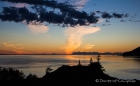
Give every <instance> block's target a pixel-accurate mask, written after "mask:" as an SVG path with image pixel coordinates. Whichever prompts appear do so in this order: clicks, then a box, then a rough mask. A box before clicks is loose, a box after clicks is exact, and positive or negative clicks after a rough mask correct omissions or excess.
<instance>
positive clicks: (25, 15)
mask: <svg viewBox="0 0 140 86" xmlns="http://www.w3.org/2000/svg"><path fill="white" fill-rule="evenodd" d="M0 1H7V2H12V3H27V4H32V5H33V6H32V10H34V12H31V11H29V10H28V9H27V8H26V7H21V8H17V7H3V9H2V10H3V11H2V12H1V13H0V19H1V20H2V21H14V22H23V21H24V22H25V23H26V24H40V23H43V22H48V23H49V24H50V23H53V24H58V25H63V26H64V27H65V26H72V27H74V26H76V25H85V26H87V25H90V24H96V23H97V22H98V21H99V18H100V16H96V14H101V17H102V18H107V19H110V18H123V17H128V16H129V15H128V14H118V13H107V12H101V11H96V13H94V12H92V13H90V14H89V13H87V12H85V11H82V12H81V11H78V10H76V9H74V8H75V6H73V5H70V4H68V3H59V2H57V1H55V0H0ZM47 7H51V8H53V9H55V8H57V9H59V10H60V12H58V13H56V12H55V11H47Z"/></svg>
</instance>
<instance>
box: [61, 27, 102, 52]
mask: <svg viewBox="0 0 140 86" xmlns="http://www.w3.org/2000/svg"><path fill="white" fill-rule="evenodd" d="M99 30H100V28H99V27H86V26H79V27H76V28H72V27H69V28H67V29H66V30H65V34H66V36H67V42H66V45H65V46H64V47H63V49H64V51H65V52H66V54H71V53H72V52H73V51H74V50H75V49H77V48H78V47H79V46H80V45H81V43H82V37H83V36H84V35H87V34H92V33H95V32H97V31H99ZM89 47H91V46H88V48H89Z"/></svg>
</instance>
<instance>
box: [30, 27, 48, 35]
mask: <svg viewBox="0 0 140 86" xmlns="http://www.w3.org/2000/svg"><path fill="white" fill-rule="evenodd" d="M28 28H29V29H30V30H31V32H32V33H34V34H39V33H46V32H48V30H49V28H48V27H47V26H45V25H28Z"/></svg>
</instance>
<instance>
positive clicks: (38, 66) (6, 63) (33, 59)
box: [0, 55, 140, 80]
mask: <svg viewBox="0 0 140 86" xmlns="http://www.w3.org/2000/svg"><path fill="white" fill-rule="evenodd" d="M91 57H92V58H93V61H97V55H0V66H1V67H13V68H16V69H18V70H21V71H23V72H24V74H25V75H28V74H29V73H32V74H36V75H37V76H38V77H42V76H43V75H44V74H45V70H46V68H47V67H51V68H52V69H53V70H56V69H57V68H58V67H60V66H62V65H77V64H78V61H79V60H80V61H81V64H82V65H88V64H89V60H90V58H91ZM100 62H101V65H102V66H103V67H104V68H105V70H106V73H107V74H109V75H110V76H112V77H117V78H120V79H138V80H140V59H139V58H133V57H127V58H124V57H122V56H111V55H103V56H101V60H100Z"/></svg>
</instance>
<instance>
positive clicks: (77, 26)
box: [0, 0, 140, 54]
mask: <svg viewBox="0 0 140 86" xmlns="http://www.w3.org/2000/svg"><path fill="white" fill-rule="evenodd" d="M11 1H13V2H14V1H16V0H0V53H18V54H25V53H28V54H33V53H47V54H51V53H58V54H71V53H72V52H77V51H81V52H83V51H85V52H126V51H130V50H133V49H135V48H137V47H139V46H140V34H139V33H140V11H139V8H140V0H57V1H58V2H57V3H67V4H70V7H69V8H68V9H72V10H67V11H66V12H65V9H64V8H65V7H55V6H54V5H51V6H52V7H51V6H50V7H47V6H46V7H45V5H41V6H44V8H45V9H46V10H47V12H50V11H51V12H52V13H51V12H50V15H49V13H48V14H47V13H46V15H47V16H46V15H45V13H44V12H45V11H42V10H39V11H38V10H36V11H35V10H34V9H32V7H33V6H36V4H35V3H34V1H32V0H31V1H32V4H31V3H28V1H27V2H26V1H25V2H21V1H23V0H21V1H20V0H19V2H20V3H16V2H14V3H13V2H11ZM17 1H18V0H17ZM41 1H42V0H41ZM58 5H59V4H58ZM71 5H74V6H75V7H72V6H71ZM10 6H11V7H10ZM3 7H7V8H8V7H9V8H11V9H12V7H15V8H17V9H18V8H24V9H23V10H24V11H23V10H22V11H21V13H20V14H19V16H23V15H27V14H29V13H30V15H31V16H30V17H23V18H21V19H19V20H18V18H16V16H15V17H9V16H7V15H13V14H14V13H12V12H11V13H10V14H8V10H5V11H3V10H4V8H3ZM25 7H26V8H27V9H28V10H29V11H27V10H26V9H25ZM66 7H68V6H66ZM35 8H37V6H36V7H35ZM13 9H14V8H13ZM75 10H76V11H75ZM6 12H7V13H6ZM18 12H20V11H18ZM31 12H32V13H31ZM79 12H80V13H82V12H83V15H82V14H80V13H79ZM84 12H86V14H89V15H84ZM4 13H5V14H4ZM33 13H38V14H39V13H40V15H37V16H35V15H34V14H33ZM41 13H42V15H45V16H41ZM53 13H56V14H57V15H58V14H60V16H55V17H54V16H53V17H52V16H51V15H52V14H53ZM66 13H67V14H66ZM78 13H79V14H78ZM94 13H95V14H96V15H95V16H99V18H96V17H95V18H93V19H91V17H90V16H94ZM108 13H109V14H110V15H113V13H119V14H124V15H123V17H119V15H117V16H115V15H113V16H112V17H109V15H107V14H108ZM61 14H62V15H61ZM65 14H66V15H65ZM68 14H69V15H68ZM103 14H104V16H103ZM105 14H106V15H105ZM3 15H4V16H3ZM53 15H55V14H53ZM40 16H41V17H40ZM63 16H65V19H64V21H61V20H62V19H61V18H63ZM85 16H86V17H85ZM38 17H40V18H38ZM87 17H88V18H87ZM83 18H84V19H85V20H86V22H84V23H83V21H80V19H83ZM4 19H5V20H4ZM16 19H17V20H18V21H17V20H16ZM49 19H50V20H49ZM51 19H52V20H51ZM76 19H78V21H76ZM35 20H37V21H35ZM96 20H98V21H96ZM28 21H29V22H28ZM30 21H31V22H30ZM39 21H42V22H41V23H39ZM67 22H68V24H67ZM36 23H39V24H36ZM63 23H65V24H63Z"/></svg>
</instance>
